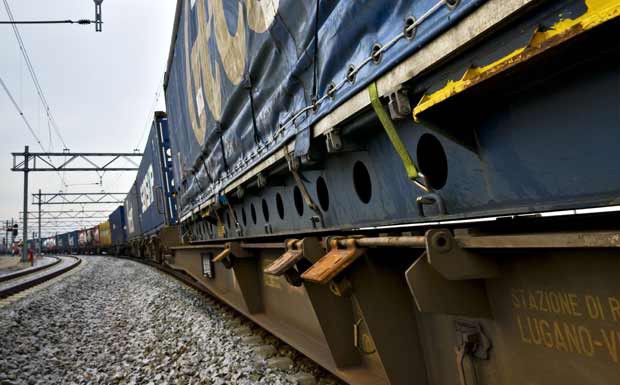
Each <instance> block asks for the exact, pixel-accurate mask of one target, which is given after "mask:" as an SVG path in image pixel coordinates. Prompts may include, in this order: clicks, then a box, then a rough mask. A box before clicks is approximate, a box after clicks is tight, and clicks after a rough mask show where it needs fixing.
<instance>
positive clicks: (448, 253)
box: [426, 229, 499, 280]
mask: <svg viewBox="0 0 620 385" xmlns="http://www.w3.org/2000/svg"><path fill="white" fill-rule="evenodd" d="M426 253H427V256H428V263H429V264H430V265H431V266H432V267H433V268H434V269H435V270H436V271H437V272H438V273H440V274H441V275H442V276H443V277H444V278H445V279H448V280H466V279H490V278H497V277H499V268H498V266H497V262H496V260H495V259H494V258H493V257H488V256H484V255H480V254H479V253H476V252H474V251H471V250H467V249H463V248H461V247H460V246H459V245H458V243H457V242H456V241H455V239H454V237H453V235H452V233H451V232H450V231H449V230H444V229H432V230H428V231H427V232H426Z"/></svg>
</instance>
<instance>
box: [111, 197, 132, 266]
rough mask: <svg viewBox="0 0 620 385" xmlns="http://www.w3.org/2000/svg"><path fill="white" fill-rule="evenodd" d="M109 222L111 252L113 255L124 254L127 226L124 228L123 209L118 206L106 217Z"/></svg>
mask: <svg viewBox="0 0 620 385" xmlns="http://www.w3.org/2000/svg"><path fill="white" fill-rule="evenodd" d="M108 219H109V222H110V242H111V252H112V253H113V254H114V255H117V256H118V255H124V254H126V243H127V226H125V207H124V206H118V207H117V208H116V209H115V210H114V211H113V212H112V213H111V214H110V216H109V217H108Z"/></svg>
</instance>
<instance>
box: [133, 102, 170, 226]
mask: <svg viewBox="0 0 620 385" xmlns="http://www.w3.org/2000/svg"><path fill="white" fill-rule="evenodd" d="M171 163H172V159H171V158H170V142H169V135H168V119H167V117H166V114H165V113H164V112H159V111H158V112H156V113H155V116H154V119H153V123H152V125H151V130H150V133H149V136H148V141H147V143H146V147H145V149H144V156H143V157H142V161H141V162H140V167H139V170H138V174H137V177H136V188H137V190H138V194H139V207H140V214H139V216H140V224H141V230H142V233H143V234H150V233H153V232H154V231H156V230H158V229H160V228H161V227H162V226H164V225H169V224H174V223H175V222H176V204H175V203H174V199H172V197H171V189H172V180H171V175H172V164H171Z"/></svg>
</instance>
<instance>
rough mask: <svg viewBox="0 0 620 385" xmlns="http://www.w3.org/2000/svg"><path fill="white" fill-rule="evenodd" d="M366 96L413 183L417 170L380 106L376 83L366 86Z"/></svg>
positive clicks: (386, 114) (381, 105)
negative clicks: (367, 95) (368, 97)
mask: <svg viewBox="0 0 620 385" xmlns="http://www.w3.org/2000/svg"><path fill="white" fill-rule="evenodd" d="M368 94H369V96H370V103H371V104H372V108H373V109H374V110H375V114H377V117H378V118H379V121H380V122H381V125H382V126H383V129H384V130H385V133H386V134H387V136H388V138H390V142H392V146H394V150H396V152H397V153H398V156H400V160H401V161H402V162H403V166H404V167H405V170H406V171H407V176H408V177H409V179H412V180H414V181H415V179H416V178H417V177H418V169H417V168H416V166H415V164H414V163H413V160H412V159H411V156H410V155H409V151H407V147H405V143H403V141H402V140H401V139H400V136H398V132H396V127H394V122H392V119H391V118H390V115H389V114H388V112H387V111H386V110H385V108H383V104H381V100H379V93H378V92H377V83H375V82H373V83H371V84H370V86H368Z"/></svg>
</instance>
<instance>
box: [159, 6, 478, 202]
mask: <svg viewBox="0 0 620 385" xmlns="http://www.w3.org/2000/svg"><path fill="white" fill-rule="evenodd" d="M483 2H484V0H460V1H438V0H416V1H411V0H409V1H401V0H366V1H346V0H342V1H331V0H330V1H325V0H261V1H258V0H246V1H223V0H179V3H178V4H177V16H176V20H175V30H174V33H173V40H172V47H171V52H170V58H169V67H168V71H167V75H166V82H165V90H166V105H167V110H168V116H169V119H170V125H171V136H172V137H171V141H172V148H173V150H174V153H173V159H174V172H175V175H174V177H175V180H176V181H180V183H178V185H179V186H178V188H179V190H180V199H178V203H179V206H180V209H181V213H182V214H183V213H185V212H187V210H189V209H191V208H192V207H194V205H196V204H197V203H199V202H200V201H202V200H203V199H207V198H209V197H211V196H213V195H214V194H217V192H218V191H221V190H222V189H223V188H225V187H226V185H227V184H229V183H231V182H232V181H233V180H234V178H235V177H237V176H239V175H241V174H242V173H243V172H244V171H247V170H248V169H249V168H250V167H252V165H253V164H256V163H257V162H259V161H260V160H261V159H264V158H265V157H267V156H268V155H269V154H270V153H272V152H273V151H275V150H277V149H278V148H280V147H281V146H282V145H283V144H285V143H287V142H289V141H290V140H292V139H293V138H295V147H296V152H297V155H302V154H303V152H304V150H307V147H308V140H309V136H308V133H309V127H311V125H312V124H313V122H315V121H316V120H317V119H319V118H320V117H322V116H324V115H325V114H327V113H329V112H330V111H331V110H333V109H334V108H335V107H337V106H338V105H339V104H341V103H342V102H344V101H346V99H348V98H350V97H351V96H352V95H353V94H354V93H356V92H358V91H360V90H362V89H363V88H365V87H366V86H367V85H368V84H369V83H370V82H371V81H373V80H374V79H376V78H377V77H378V76H379V75H381V74H382V73H384V72H385V71H387V70H389V69H390V68H391V67H393V66H395V65H396V64H398V63H399V62H401V61H402V60H403V59H405V58H406V57H408V56H411V55H412V54H413V53H415V51H417V50H419V49H420V48H421V47H423V46H424V45H425V44H427V43H428V42H429V41H431V40H432V39H434V38H435V37H436V36H438V35H439V34H441V33H442V32H443V31H445V30H446V29H448V28H450V26H452V25H453V24H455V23H456V22H457V21H458V20H459V19H460V18H462V17H463V16H465V15H466V14H468V13H470V12H471V11H473V10H474V9H476V8H477V7H478V6H479V5H480V4H481V3H483ZM448 3H450V4H456V5H454V6H451V5H449V4H448ZM414 21H415V22H416V25H415V26H414V27H415V28H412V31H411V32H412V33H411V34H409V33H408V34H407V35H408V36H405V35H404V33H403V32H404V29H405V28H406V26H407V25H410V24H407V23H412V22H414ZM399 36H400V37H399ZM373 47H374V48H375V49H382V51H381V52H382V54H381V55H380V57H379V56H377V57H375V59H376V60H371V59H372V58H371V52H372V50H373ZM348 71H352V73H353V74H354V76H351V77H350V80H346V79H347V73H348ZM334 86H335V87H336V91H335V92H333V93H332V92H330V88H331V87H334ZM317 101H318V102H317ZM313 105H314V107H315V108H312V106H313ZM308 107H310V108H308ZM304 108H307V109H306V110H304ZM293 117H295V119H292V118H293Z"/></svg>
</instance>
